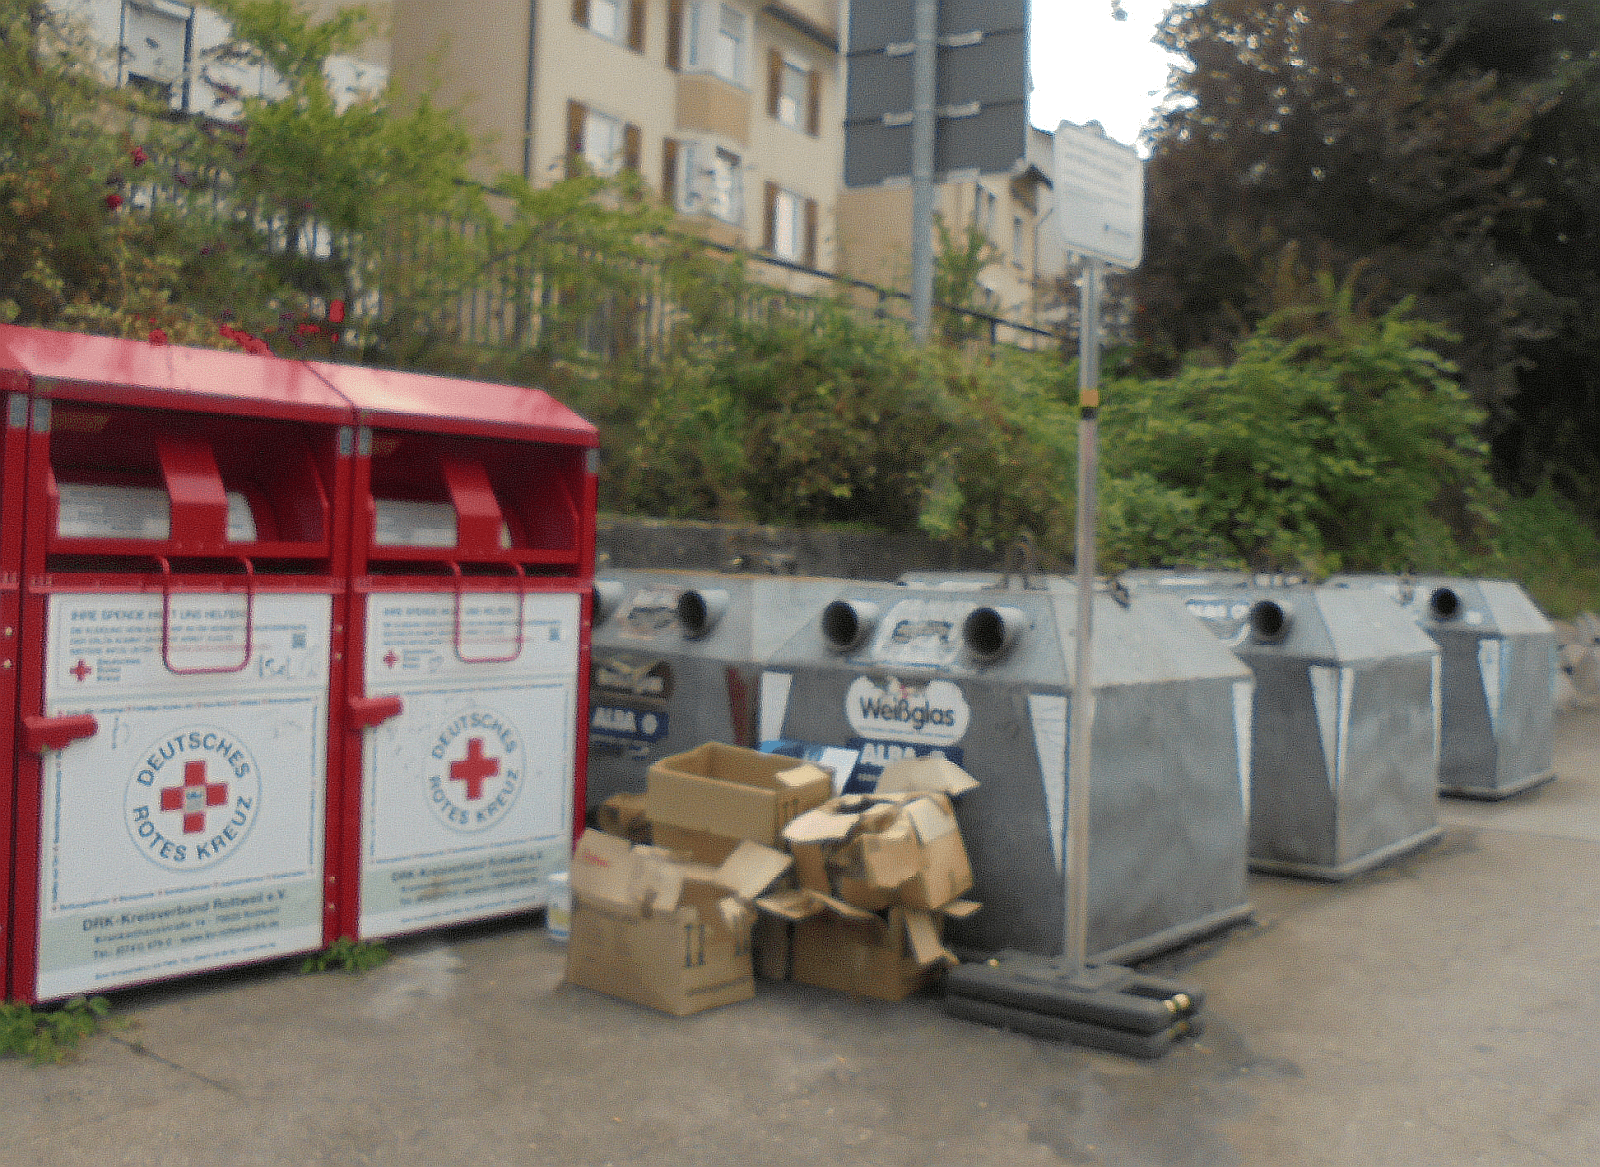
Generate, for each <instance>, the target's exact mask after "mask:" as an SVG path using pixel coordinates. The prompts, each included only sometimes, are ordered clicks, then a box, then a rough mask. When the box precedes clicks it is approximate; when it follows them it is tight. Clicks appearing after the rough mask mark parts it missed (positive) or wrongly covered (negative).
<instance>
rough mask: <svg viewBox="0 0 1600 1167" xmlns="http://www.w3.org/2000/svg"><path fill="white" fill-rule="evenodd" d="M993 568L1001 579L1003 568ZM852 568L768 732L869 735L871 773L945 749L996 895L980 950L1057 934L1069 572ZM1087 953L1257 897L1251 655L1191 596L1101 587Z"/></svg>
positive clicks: (824, 740)
mask: <svg viewBox="0 0 1600 1167" xmlns="http://www.w3.org/2000/svg"><path fill="white" fill-rule="evenodd" d="M991 578H992V577H991ZM984 583H985V578H984V577H973V578H969V579H968V580H966V581H963V582H952V583H951V584H950V585H949V586H940V585H939V584H937V583H935V584H933V585H922V586H903V585H894V584H874V583H848V584H844V585H841V586H840V587H839V588H838V589H837V592H836V595H835V598H834V601H833V602H832V603H831V604H829V605H828V606H827V607H826V608H825V609H824V610H823V612H822V616H821V618H820V619H814V620H810V621H807V622H806V623H805V624H804V625H803V626H802V627H801V628H800V629H799V631H798V632H796V633H795V635H794V636H793V637H792V638H791V639H790V640H789V642H788V643H787V644H785V645H784V646H783V647H782V648H781V649H779V650H778V651H777V652H775V653H773V654H772V656H771V657H770V658H769V659H768V662H767V667H766V670H765V671H764V672H763V674H762V677H761V706H760V708H761V714H760V719H761V736H762V737H763V738H769V739H770V738H781V739H788V740H790V741H794V742H799V743H804V744H809V745H826V746H834V747H846V748H849V749H854V750H859V751H860V754H861V765H860V768H859V770H858V776H859V775H867V776H870V775H872V774H873V773H875V772H876V771H878V770H880V769H881V767H882V766H883V765H885V764H886V763H888V762H890V761H893V760H895V759H896V758H899V757H903V756H906V755H908V754H910V755H917V756H927V755H931V754H940V755H943V756H945V757H948V758H949V759H950V760H952V761H954V762H956V763H957V764H958V765H960V766H961V767H963V768H964V769H965V770H967V772H968V773H970V774H971V775H972V776H973V777H974V778H975V779H977V781H978V783H979V786H978V788H977V789H976V790H973V791H971V792H969V793H967V794H965V795H963V796H962V797H961V798H960V799H959V801H958V803H957V807H956V811H957V817H958V819H959V821H960V824H961V830H962V835H963V838H964V840H965V842H966V848H967V853H968V856H969V858H970V859H971V862H972V868H973V875H974V879H975V886H974V888H973V891H972V892H971V896H972V898H974V899H976V900H979V901H980V902H982V904H983V909H982V910H981V911H979V912H977V913H976V914H975V915H973V916H971V917H970V918H968V919H964V920H951V921H950V922H949V932H948V939H949V941H950V943H952V944H953V945H955V946H956V947H957V948H958V949H963V950H967V951H975V952H988V951H995V950H998V949H1003V948H1013V949H1020V950H1023V951H1026V952H1033V953H1038V954H1040V955H1047V956H1053V955H1058V954H1060V953H1062V952H1063V951H1064V947H1065V945H1064V935H1065V912H1066V875H1065V873H1064V866H1063V864H1064V860H1065V840H1066V825H1067V824H1066V808H1067V802H1068V800H1067V789H1068V783H1069V782H1071V781H1072V780H1073V779H1072V775H1070V774H1069V773H1068V759H1069V749H1068V740H1067V738H1068V729H1069V725H1070V717H1069V708H1070V702H1071V694H1072V687H1073V679H1072V678H1073V661H1074V655H1075V650H1074V647H1073V637H1074V628H1075V625H1076V596H1077V590H1076V587H1075V585H1074V584H1073V583H1072V582H1071V581H1068V580H1063V579H1059V578H1047V579H1039V578H1035V579H1033V580H1032V581H1030V582H1029V584H1028V585H1027V586H1023V585H1021V584H1020V583H1019V584H1018V585H1016V586H1011V587H1006V588H995V587H991V588H987V589H986V588H985V587H984ZM1094 621H1095V625H1094V654H1093V662H1094V664H1093V669H1094V675H1093V678H1092V679H1093V687H1094V694H1095V710H1094V722H1093V724H1094V730H1093V732H1094V743H1093V744H1094V749H1093V751H1092V755H1093V760H1092V763H1091V773H1092V777H1091V783H1090V803H1091V805H1090V822H1089V837H1090V842H1089V888H1088V901H1089V905H1088V907H1089V920H1088V936H1087V951H1088V953H1089V954H1090V955H1091V956H1092V957H1093V958H1095V959H1097V960H1102V961H1117V962H1127V961H1131V960H1137V959H1142V958H1143V957H1145V956H1148V955H1151V954H1153V953H1156V952H1160V951H1163V950H1165V949H1168V948H1172V947H1176V946H1177V945H1179V944H1182V943H1185V942H1187V941H1189V940H1191V939H1194V938H1196V937H1199V936H1202V935H1205V934H1207V933H1210V932H1214V931H1216V930H1219V929H1220V928H1222V927H1225V926H1227V925H1228V924H1231V923H1234V922H1236V921H1238V920H1240V919H1243V918H1244V917H1246V916H1247V915H1248V914H1249V911H1250V905H1249V903H1248V902H1247V900H1246V890H1245V879H1246V868H1245V851H1246V836H1245V777H1246V775H1247V771H1246V770H1245V769H1244V768H1243V767H1242V765H1241V760H1242V758H1243V756H1244V750H1245V748H1246V744H1247V743H1246V742H1245V740H1244V735H1245V733H1246V730H1247V725H1248V710H1249V706H1250V689H1251V681H1250V674H1249V671H1248V670H1247V669H1246V668H1245V667H1244V666H1243V665H1241V664H1240V663H1239V661H1238V660H1237V659H1236V658H1235V657H1234V656H1233V655H1232V654H1231V653H1229V652H1228V651H1227V650H1226V649H1225V648H1224V647H1223V646H1222V645H1221V644H1219V643H1218V642H1217V640H1216V638H1215V637H1213V636H1212V635H1210V633H1209V632H1208V631H1207V630H1206V629H1205V627H1204V626H1203V625H1201V624H1200V623H1199V622H1197V621H1195V620H1193V619H1191V618H1190V617H1189V616H1188V615H1187V613H1185V611H1184V610H1183V607H1182V605H1181V604H1179V603H1177V602H1174V601H1170V600H1166V599H1162V598H1160V597H1154V598H1149V599H1141V598H1136V599H1133V600H1131V601H1129V602H1126V603H1123V602H1118V600H1117V599H1115V598H1113V597H1112V596H1110V595H1108V594H1098V595H1097V596H1096V598H1095V603H1094Z"/></svg>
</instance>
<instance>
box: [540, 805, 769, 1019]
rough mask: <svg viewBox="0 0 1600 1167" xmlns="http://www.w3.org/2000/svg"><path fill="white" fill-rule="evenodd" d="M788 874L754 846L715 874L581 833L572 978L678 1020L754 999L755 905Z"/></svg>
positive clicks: (657, 851)
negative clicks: (753, 902) (752, 903)
mask: <svg viewBox="0 0 1600 1167" xmlns="http://www.w3.org/2000/svg"><path fill="white" fill-rule="evenodd" d="M788 866H789V857H788V856H787V855H783V854H781V853H779V852H776V851H773V850H772V849H771V848H768V847H762V846H759V845H757V844H755V843H749V842H743V843H741V844H740V845H739V846H738V848H736V850H735V851H734V852H733V854H731V855H730V856H729V857H728V859H727V860H726V861H725V862H724V863H723V864H722V866H721V867H718V868H709V867H706V866H704V865H701V864H695V863H691V862H687V861H685V860H684V858H683V857H682V856H680V855H676V854H674V853H672V852H670V851H667V850H664V849H663V848H660V847H647V846H632V845H630V844H629V843H628V842H627V841H626V840H625V839H619V838H616V837H614V836H611V835H607V834H605V833H603V832H601V831H585V832H584V835H583V837H582V838H581V839H579V840H578V846H577V848H576V849H575V851H574V853H573V862H572V892H573V901H574V903H573V911H572V925H571V936H570V939H569V940H568V942H567V980H568V981H570V982H571V983H572V984H575V985H582V986H584V987H585V988H590V989H595V990H598V991H599V992H602V993H609V994H611V995H612V996H615V997H621V998H623V999H624V1000H629V1001H635V1002H637V1003H639V1004H641V1005H649V1006H651V1007H653V1008H656V1009H660V1010H663V1011H664V1012H667V1013H672V1014H674V1015H676V1016H680V1017H681V1016H685V1015H687V1014H690V1013H698V1012H700V1011H701V1010H703V1009H709V1008H711V1007H713V1006H716V1005H726V1004H728V1003H730V1002H733V1001H742V1000H747V999H749V998H750V997H752V996H754V995H755V979H754V976H753V975H752V968H751V959H750V932H751V928H752V925H753V924H754V921H755V913H754V912H753V910H752V909H751V908H750V906H749V905H750V901H751V900H753V899H754V898H755V897H756V896H758V895H760V894H761V892H762V891H764V890H765V889H766V888H767V887H769V886H771V884H772V883H773V881H774V880H776V879H777V878H778V877H779V876H781V875H782V874H783V872H784V871H786V870H787V869H788Z"/></svg>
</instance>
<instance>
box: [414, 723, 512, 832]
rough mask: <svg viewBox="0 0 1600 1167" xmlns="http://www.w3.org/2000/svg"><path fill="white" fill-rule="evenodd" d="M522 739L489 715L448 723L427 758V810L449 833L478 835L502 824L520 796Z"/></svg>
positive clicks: (509, 727)
mask: <svg viewBox="0 0 1600 1167" xmlns="http://www.w3.org/2000/svg"><path fill="white" fill-rule="evenodd" d="M522 758H523V749H522V737H521V735H519V734H518V733H517V730H516V727H515V726H513V725H512V724H511V721H510V720H509V719H508V718H506V717H504V716H502V715H501V714H499V713H496V712H495V711H494V710H491V709H474V710H473V711H472V712H471V713H463V714H461V715H460V716H459V717H454V718H452V719H451V720H450V721H449V722H447V723H446V724H445V725H444V726H443V727H442V728H441V729H440V731H439V736H438V738H437V739H436V740H435V741H434V744H433V749H432V751H431V752H430V756H429V758H428V765H427V768H426V773H427V798H428V806H429V807H430V808H431V809H432V811H433V813H434V817H436V818H437V819H438V820H439V821H440V822H442V823H443V824H444V825H445V826H447V827H449V828H450V829H451V830H453V831H469V832H475V831H483V830H487V829H488V828H489V827H492V826H494V824H495V823H497V822H499V821H500V820H501V819H503V818H505V816H506V812H508V811H509V810H510V809H511V808H512V806H513V805H515V803H516V801H517V795H518V794H520V793H521V792H522V774H523V765H524V763H523V761H522Z"/></svg>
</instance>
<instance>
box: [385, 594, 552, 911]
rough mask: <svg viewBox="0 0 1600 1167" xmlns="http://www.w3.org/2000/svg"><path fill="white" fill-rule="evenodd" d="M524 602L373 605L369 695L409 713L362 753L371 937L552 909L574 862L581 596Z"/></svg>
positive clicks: (396, 598)
mask: <svg viewBox="0 0 1600 1167" xmlns="http://www.w3.org/2000/svg"><path fill="white" fill-rule="evenodd" d="M517 599H518V597H517V596H515V595H512V594H507V593H503V592H502V593H482V592H480V593H468V594H466V595H464V596H462V597H461V598H460V600H459V603H460V611H459V619H458V614H457V603H458V601H457V597H456V596H455V595H454V594H452V593H448V592H447V593H443V594H438V593H398V594H394V593H391V594H377V595H373V596H371V597H369V598H368V601H367V604H368V608H367V641H366V658H365V662H364V667H365V670H366V691H367V694H368V696H373V697H377V696H398V697H400V698H401V700H402V702H403V705H404V711H403V712H402V713H401V714H399V715H398V716H397V717H393V718H391V719H389V720H388V721H385V722H383V723H382V724H381V725H379V726H377V727H376V728H374V729H371V730H368V731H367V740H366V748H365V750H364V751H363V757H364V763H363V766H364V770H363V774H362V783H363V793H362V843H361V848H362V855H361V918H360V923H359V931H360V933H361V935H362V936H363V937H374V936H389V935H394V934H396V933H400V932H409V931H415V930H418V929H421V928H430V927H435V926H437V925H440V924H445V923H449V922H452V921H459V920H472V919H481V918H484V917H487V916H493V915H506V914H510V913H512V912H518V911H527V910H531V909H533V908H538V907H543V906H544V880H545V877H546V876H548V875H550V874H553V873H554V872H557V871H563V870H565V869H566V867H567V862H568V859H569V857H570V853H571V844H572V814H573V805H572V802H573V789H572V787H573V767H574V753H575V749H576V739H577V708H578V691H577V679H578V639H579V616H580V607H579V599H578V596H577V595H575V594H537V595H527V596H524V597H522V610H521V613H520V616H519V613H518V610H517ZM519 629H520V633H519ZM506 658H511V659H506Z"/></svg>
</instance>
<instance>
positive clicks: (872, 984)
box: [791, 908, 955, 1001]
mask: <svg viewBox="0 0 1600 1167" xmlns="http://www.w3.org/2000/svg"><path fill="white" fill-rule="evenodd" d="M916 915H917V923H916V925H915V927H916V929H917V933H918V935H919V937H920V939H921V941H922V942H924V943H925V942H926V939H927V936H928V935H929V934H930V930H931V934H932V936H933V937H934V943H935V945H936V946H937V948H938V949H939V950H940V951H941V952H943V951H944V946H943V945H942V944H940V943H938V927H939V926H938V924H937V923H936V919H937V917H935V916H934V915H933V914H932V913H929V912H922V913H917V914H916ZM908 923H909V917H908V914H907V913H906V911H905V909H903V908H891V909H890V910H889V912H888V914H887V917H886V918H883V919H879V918H878V917H876V916H875V917H873V919H872V920H871V921H870V922H868V921H864V920H861V919H859V918H856V917H848V916H840V915H836V914H834V913H832V912H824V913H821V914H819V915H816V916H812V917H810V918H809V919H805V920H801V921H798V922H797V923H796V924H795V926H794V941H793V945H794V950H793V954H792V956H791V977H792V979H793V980H795V981H798V982H799V983H800V984H804V985H817V986H819V987H821V988H824V989H834V990H836V991H838V992H841V993H851V994H854V995H856V996H862V997H875V998H877V999H878V1000H881V1001H903V1000H905V999H906V998H907V997H909V996H911V995H912V994H913V993H915V992H917V991H919V990H921V989H923V988H925V987H926V986H928V985H929V984H931V983H932V982H933V980H934V978H935V977H937V976H938V974H939V973H940V971H941V970H943V969H944V968H945V967H947V965H948V964H953V963H955V958H954V957H950V958H949V959H948V961H947V960H945V959H943V958H939V957H934V958H932V959H923V957H922V956H921V955H920V954H919V952H918V950H917V947H916V946H914V945H913V943H912V933H911V932H910V931H909V929H908Z"/></svg>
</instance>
